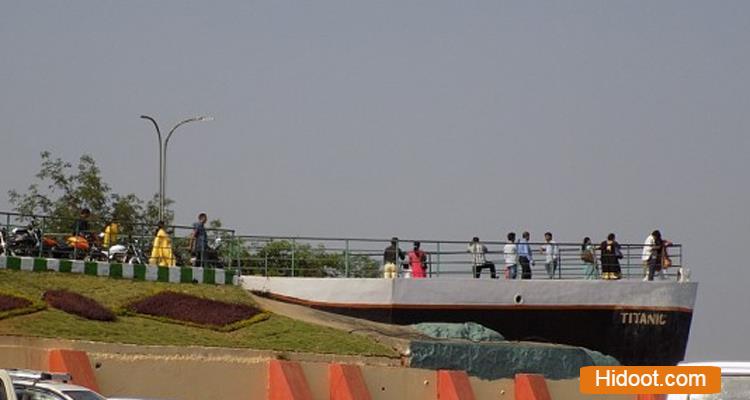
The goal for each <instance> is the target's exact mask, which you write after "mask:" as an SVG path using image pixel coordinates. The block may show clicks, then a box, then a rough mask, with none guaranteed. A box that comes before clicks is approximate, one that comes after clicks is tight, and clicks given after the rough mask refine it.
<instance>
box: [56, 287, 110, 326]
mask: <svg viewBox="0 0 750 400" xmlns="http://www.w3.org/2000/svg"><path fill="white" fill-rule="evenodd" d="M42 298H43V299H44V301H46V302H47V304H49V305H50V306H52V307H54V308H57V309H59V310H62V311H65V312H66V313H69V314H74V315H77V316H79V317H83V318H86V319H91V320H95V321H114V320H115V314H114V313H113V312H112V311H110V310H108V309H107V308H105V307H104V306H103V305H101V304H99V303H97V302H96V300H94V299H90V298H88V297H86V296H83V295H80V294H78V293H73V292H69V291H67V290H48V291H47V292H45V293H44V296H43V297H42Z"/></svg>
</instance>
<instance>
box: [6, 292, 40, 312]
mask: <svg viewBox="0 0 750 400" xmlns="http://www.w3.org/2000/svg"><path fill="white" fill-rule="evenodd" d="M31 304H33V303H32V302H31V300H27V299H22V298H20V297H16V296H9V295H6V294H0V312H5V311H10V310H15V309H18V308H26V307H30V306H31Z"/></svg>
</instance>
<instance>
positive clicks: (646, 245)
mask: <svg viewBox="0 0 750 400" xmlns="http://www.w3.org/2000/svg"><path fill="white" fill-rule="evenodd" d="M657 235H658V236H661V232H659V231H658V230H655V231H653V232H651V234H650V235H648V237H647V238H646V241H645V242H643V253H642V254H641V261H642V263H643V280H644V281H650V280H653V279H649V274H650V273H651V271H650V267H649V260H650V259H651V255H652V253H653V249H654V243H655V240H656V239H655V237H656V236H657ZM656 273H657V274H658V275H659V277H660V278H661V279H664V271H662V270H661V268H659V269H658V270H657V271H656Z"/></svg>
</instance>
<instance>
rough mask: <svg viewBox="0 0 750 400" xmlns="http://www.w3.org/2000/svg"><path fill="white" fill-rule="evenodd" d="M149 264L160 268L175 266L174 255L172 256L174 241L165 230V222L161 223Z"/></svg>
mask: <svg viewBox="0 0 750 400" xmlns="http://www.w3.org/2000/svg"><path fill="white" fill-rule="evenodd" d="M148 263H149V264H151V265H158V266H160V267H172V266H174V264H175V259H174V254H172V240H171V239H170V238H169V234H168V233H167V231H166V230H165V229H164V221H159V225H158V229H157V230H156V236H154V245H153V246H152V247H151V258H149V260H148Z"/></svg>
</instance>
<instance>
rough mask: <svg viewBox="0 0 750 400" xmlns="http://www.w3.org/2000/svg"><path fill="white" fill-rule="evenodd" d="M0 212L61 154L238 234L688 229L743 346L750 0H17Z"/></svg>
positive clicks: (701, 271) (693, 256) (0, 139)
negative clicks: (42, 160) (163, 195)
mask: <svg viewBox="0 0 750 400" xmlns="http://www.w3.org/2000/svg"><path fill="white" fill-rule="evenodd" d="M0 5H1V8H0V10H1V12H0V93H1V94H0V170H2V171H3V172H2V174H0V209H9V208H10V206H9V205H8V202H7V196H5V195H4V193H5V192H6V191H7V189H10V188H17V189H24V188H25V187H26V186H27V185H28V184H29V183H30V182H31V180H32V178H33V175H34V173H36V171H37V169H38V166H39V156H38V154H39V152H40V151H42V150H44V149H47V150H50V151H52V152H53V153H54V154H55V155H57V156H61V157H63V158H65V159H68V160H71V161H74V160H76V159H77V158H78V157H79V156H80V155H81V154H82V153H90V154H92V155H93V156H94V157H95V159H96V160H97V162H98V163H99V164H100V166H101V167H102V171H103V174H104V176H105V178H106V180H107V181H108V182H109V183H110V184H111V185H112V186H113V188H114V190H115V191H117V192H120V193H127V192H134V193H136V194H138V195H139V196H141V197H150V195H151V194H152V193H154V192H156V190H157V175H156V170H157V151H156V135H155V134H154V132H153V128H152V127H151V126H150V125H149V124H148V123H146V122H144V121H143V120H141V119H139V118H138V116H139V115H141V114H150V115H153V116H154V117H156V118H157V119H158V120H159V121H160V123H161V125H162V129H163V130H168V129H169V128H170V127H171V126H172V125H173V124H174V123H176V122H178V121H180V120H181V119H183V118H186V117H190V116H193V115H200V114H209V115H212V116H214V117H215V118H216V120H215V121H213V122H206V123H196V124H192V125H187V126H184V127H182V128H180V129H179V130H178V131H177V133H176V134H175V137H174V138H173V141H172V142H171V143H170V151H169V157H170V159H169V185H168V188H167V190H168V195H169V196H170V197H172V198H174V199H175V200H176V201H177V204H176V212H177V220H178V221H179V222H185V223H187V222H191V221H192V220H193V219H194V217H195V214H196V213H197V212H199V211H206V212H208V213H209V216H210V217H212V218H221V219H222V220H223V221H224V223H225V225H229V226H233V227H236V228H237V229H238V230H239V231H241V232H243V233H253V234H290V235H291V234H296V235H337V236H367V237H390V236H391V235H393V234H398V235H400V236H402V237H422V238H442V239H468V238H470V237H471V236H473V235H475V234H476V235H479V236H481V237H483V238H487V239H495V240H501V239H502V237H503V235H504V233H505V232H507V231H508V230H523V229H528V230H530V231H531V232H532V235H534V237H533V238H539V237H540V236H541V233H543V232H544V231H546V230H551V231H553V232H555V233H556V236H557V238H558V240H561V241H579V240H580V238H581V237H583V236H592V237H594V238H596V239H597V240H601V238H603V236H604V235H605V234H606V233H608V232H610V231H614V232H616V233H617V234H618V238H619V239H620V241H621V242H639V243H640V242H642V241H643V239H644V238H645V236H646V234H647V233H648V232H650V231H651V230H653V229H654V228H661V229H662V232H663V233H664V234H665V236H666V237H668V238H670V239H672V240H675V241H677V242H681V243H683V244H684V245H685V253H686V258H685V263H686V264H687V266H689V267H690V268H691V269H692V271H693V278H694V279H695V280H698V281H700V282H701V286H700V291H699V297H698V305H697V308H696V312H695V315H694V324H693V330H692V334H691V338H690V348H689V354H688V357H689V358H690V359H692V360H704V359H738V360H748V359H750V346H748V345H747V332H748V330H749V329H750V312H748V308H749V307H748V306H750V294H749V291H748V285H750V266H748V265H747V264H748V262H747V260H745V257H747V256H748V250H747V249H748V243H747V240H748V238H747V233H748V232H749V231H750V218H749V217H748V213H747V208H746V206H747V204H748V202H749V200H750V189H749V188H748V175H747V174H748V165H749V162H748V156H747V153H748V151H750V137H749V135H748V129H749V128H750V72H749V71H750V45H748V43H750V2H747V1H737V2H730V1H703V2H692V1H648V2H638V1H620V2H614V1H586V2H581V1H550V2H539V1H517V2H503V1H487V2H480V1H453V2H447V1H435V0H430V1H372V2H361V1H338V2H334V1H304V2H303V1H299V2H292V1H266V2H252V1H237V2H187V1H175V2H170V1H118V2H114V1H109V2H108V1H66V2H60V1H49V2H40V1H35V2H32V1H3V2H2V3H1V4H0Z"/></svg>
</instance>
